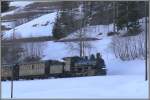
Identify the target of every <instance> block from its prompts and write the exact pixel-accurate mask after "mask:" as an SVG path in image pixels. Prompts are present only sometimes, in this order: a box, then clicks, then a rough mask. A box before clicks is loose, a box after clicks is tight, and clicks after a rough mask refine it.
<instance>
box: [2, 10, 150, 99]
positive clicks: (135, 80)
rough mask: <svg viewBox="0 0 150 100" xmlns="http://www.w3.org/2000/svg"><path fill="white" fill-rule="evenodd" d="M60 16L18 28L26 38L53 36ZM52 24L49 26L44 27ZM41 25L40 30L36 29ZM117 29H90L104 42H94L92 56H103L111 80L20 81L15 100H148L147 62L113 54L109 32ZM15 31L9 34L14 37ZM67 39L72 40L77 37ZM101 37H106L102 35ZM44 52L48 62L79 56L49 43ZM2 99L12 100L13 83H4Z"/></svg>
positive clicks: (105, 77)
mask: <svg viewBox="0 0 150 100" xmlns="http://www.w3.org/2000/svg"><path fill="white" fill-rule="evenodd" d="M55 18H56V12H54V13H50V14H46V15H43V16H41V17H39V18H36V19H34V20H32V21H30V22H28V23H25V24H23V25H20V26H18V27H16V32H17V33H20V34H21V35H22V37H29V36H31V35H32V36H43V35H44V36H46V35H47V36H52V28H53V23H54V22H55ZM47 21H49V24H48V25H47V26H42V24H45V23H46V22H47ZM35 24H38V25H37V26H36V27H32V26H33V25H35ZM112 30H113V25H112V24H110V25H109V26H108V25H97V26H89V27H88V28H87V30H86V33H87V34H88V35H90V36H93V37H98V38H100V39H101V40H98V41H93V42H92V44H93V46H94V48H93V49H92V50H91V51H90V54H92V53H93V54H95V53H97V52H100V53H101V55H102V58H104V60H105V63H106V67H107V73H108V75H107V76H91V77H78V78H61V79H44V80H20V81H15V82H14V97H15V98H143V99H144V98H145V99H146V98H148V82H147V81H145V78H144V77H145V75H144V73H145V60H140V59H136V60H132V61H121V60H119V59H116V58H115V57H114V55H113V53H112V51H111V48H110V43H111V38H112V37H108V36H107V34H106V33H107V32H110V31H112ZM11 33H12V30H10V31H7V35H10V34H11ZM76 33H77V32H74V33H73V34H71V35H69V36H68V37H66V38H72V37H73V35H74V34H76ZM99 33H103V34H102V35H99ZM46 43H47V45H46V46H45V48H43V50H44V55H45V57H44V58H43V60H46V59H59V60H61V59H62V58H63V57H65V56H72V55H77V53H73V51H72V52H70V51H69V50H68V49H67V45H66V44H64V43H59V42H54V41H49V42H46ZM88 53H89V52H86V54H88ZM2 97H3V98H10V81H6V82H2Z"/></svg>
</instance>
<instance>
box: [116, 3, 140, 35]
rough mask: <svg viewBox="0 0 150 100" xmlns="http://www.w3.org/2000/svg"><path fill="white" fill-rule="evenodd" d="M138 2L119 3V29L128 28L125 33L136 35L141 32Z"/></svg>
mask: <svg viewBox="0 0 150 100" xmlns="http://www.w3.org/2000/svg"><path fill="white" fill-rule="evenodd" d="M138 3H139V2H133V1H121V2H118V3H117V6H118V14H117V23H116V24H117V29H118V30H122V29H127V34H125V35H136V34H139V33H140V30H141V29H140V25H139V22H138V20H139V18H140V13H139V9H138Z"/></svg>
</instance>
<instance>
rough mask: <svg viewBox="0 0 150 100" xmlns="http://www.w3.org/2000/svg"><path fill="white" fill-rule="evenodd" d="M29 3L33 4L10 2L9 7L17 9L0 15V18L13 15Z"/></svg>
mask: <svg viewBox="0 0 150 100" xmlns="http://www.w3.org/2000/svg"><path fill="white" fill-rule="evenodd" d="M31 3H33V1H12V2H10V4H9V6H15V7H17V8H16V9H14V10H11V11H8V12H4V13H1V16H6V15H11V14H14V13H16V12H18V11H19V10H21V9H23V8H24V7H25V6H27V5H29V4H31Z"/></svg>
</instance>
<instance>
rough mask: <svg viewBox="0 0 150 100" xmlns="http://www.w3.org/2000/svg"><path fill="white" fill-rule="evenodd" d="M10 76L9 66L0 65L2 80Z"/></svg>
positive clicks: (8, 78)
mask: <svg viewBox="0 0 150 100" xmlns="http://www.w3.org/2000/svg"><path fill="white" fill-rule="evenodd" d="M11 76H12V69H11V66H9V65H6V64H4V65H3V66H2V67H1V78H2V80H10V79H11Z"/></svg>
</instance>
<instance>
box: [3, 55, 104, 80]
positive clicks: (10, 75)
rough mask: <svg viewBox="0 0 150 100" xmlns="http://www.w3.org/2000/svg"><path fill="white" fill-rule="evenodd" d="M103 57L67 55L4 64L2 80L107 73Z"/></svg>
mask: <svg viewBox="0 0 150 100" xmlns="http://www.w3.org/2000/svg"><path fill="white" fill-rule="evenodd" d="M106 72H107V70H106V66H105V62H104V60H103V59H99V58H95V59H89V58H88V57H78V56H73V57H65V58H63V61H58V60H44V61H35V62H29V63H19V64H9V65H8V64H3V65H2V67H1V80H2V81H5V80H12V79H13V80H20V79H26V80H28V79H30V80H32V79H44V78H65V77H82V76H96V75H106V74H107V73H106Z"/></svg>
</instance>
